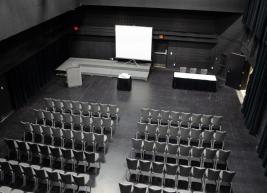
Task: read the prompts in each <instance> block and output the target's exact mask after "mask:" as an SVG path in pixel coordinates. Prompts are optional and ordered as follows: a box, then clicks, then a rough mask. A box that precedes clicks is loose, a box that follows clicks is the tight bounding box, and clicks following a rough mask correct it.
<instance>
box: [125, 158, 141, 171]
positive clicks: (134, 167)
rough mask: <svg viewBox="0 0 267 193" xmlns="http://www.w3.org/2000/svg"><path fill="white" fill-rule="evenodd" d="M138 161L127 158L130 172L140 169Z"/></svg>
mask: <svg viewBox="0 0 267 193" xmlns="http://www.w3.org/2000/svg"><path fill="white" fill-rule="evenodd" d="M138 162H139V161H138V159H132V158H128V157H127V158H126V163H127V168H128V169H129V170H137V168H138Z"/></svg>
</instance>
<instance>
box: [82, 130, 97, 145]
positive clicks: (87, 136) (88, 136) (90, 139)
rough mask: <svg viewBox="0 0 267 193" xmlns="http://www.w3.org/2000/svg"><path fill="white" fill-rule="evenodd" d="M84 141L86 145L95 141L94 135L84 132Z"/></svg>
mask: <svg viewBox="0 0 267 193" xmlns="http://www.w3.org/2000/svg"><path fill="white" fill-rule="evenodd" d="M84 140H85V142H87V143H92V142H94V141H95V134H94V133H93V132H84Z"/></svg>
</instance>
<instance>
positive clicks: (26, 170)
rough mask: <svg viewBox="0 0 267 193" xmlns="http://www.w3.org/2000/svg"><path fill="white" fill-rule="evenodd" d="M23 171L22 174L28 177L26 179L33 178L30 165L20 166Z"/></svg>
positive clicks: (33, 173) (33, 174)
mask: <svg viewBox="0 0 267 193" xmlns="http://www.w3.org/2000/svg"><path fill="white" fill-rule="evenodd" d="M21 167H22V169H23V173H24V174H25V175H26V176H27V177H28V178H33V177H34V176H35V172H34V170H33V168H32V167H31V166H30V165H25V164H23V165H21Z"/></svg>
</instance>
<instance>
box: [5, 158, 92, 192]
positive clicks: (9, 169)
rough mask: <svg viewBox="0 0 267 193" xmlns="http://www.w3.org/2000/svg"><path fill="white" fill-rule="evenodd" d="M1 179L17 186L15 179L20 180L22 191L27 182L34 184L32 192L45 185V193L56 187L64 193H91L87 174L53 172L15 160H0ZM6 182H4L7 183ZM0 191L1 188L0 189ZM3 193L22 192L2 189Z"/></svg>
mask: <svg viewBox="0 0 267 193" xmlns="http://www.w3.org/2000/svg"><path fill="white" fill-rule="evenodd" d="M0 165H1V174H2V175H1V177H2V179H1V180H2V181H4V180H5V179H7V180H8V185H9V186H12V185H17V184H20V182H16V179H22V183H21V184H20V188H21V189H24V188H25V187H26V186H27V181H30V182H31V183H34V184H33V185H34V188H33V192H39V187H38V186H39V183H38V182H42V183H45V184H46V192H50V191H51V190H52V189H53V188H54V187H56V186H58V187H59V191H57V192H60V193H62V192H65V191H66V190H69V189H70V190H72V191H73V192H74V191H75V192H79V191H85V192H88V190H89V192H90V191H91V186H90V184H89V180H90V176H89V175H88V174H78V173H76V172H65V171H63V170H58V169H57V170H53V169H51V168H47V167H40V166H38V165H30V164H28V163H24V162H20V163H19V162H18V161H15V160H6V159H3V158H0ZM7 180H6V181H7ZM0 191H1V188H0ZM3 192H4V193H9V192H10V193H23V191H22V190H17V191H14V190H12V189H11V188H5V189H3Z"/></svg>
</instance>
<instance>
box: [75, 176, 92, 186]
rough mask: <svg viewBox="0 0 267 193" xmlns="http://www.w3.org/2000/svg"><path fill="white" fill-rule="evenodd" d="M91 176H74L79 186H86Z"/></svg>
mask: <svg viewBox="0 0 267 193" xmlns="http://www.w3.org/2000/svg"><path fill="white" fill-rule="evenodd" d="M89 178H90V176H89V175H88V174H83V175H79V176H75V175H74V176H73V179H74V182H75V184H76V185H78V186H86V185H87V183H88V181H89Z"/></svg>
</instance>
